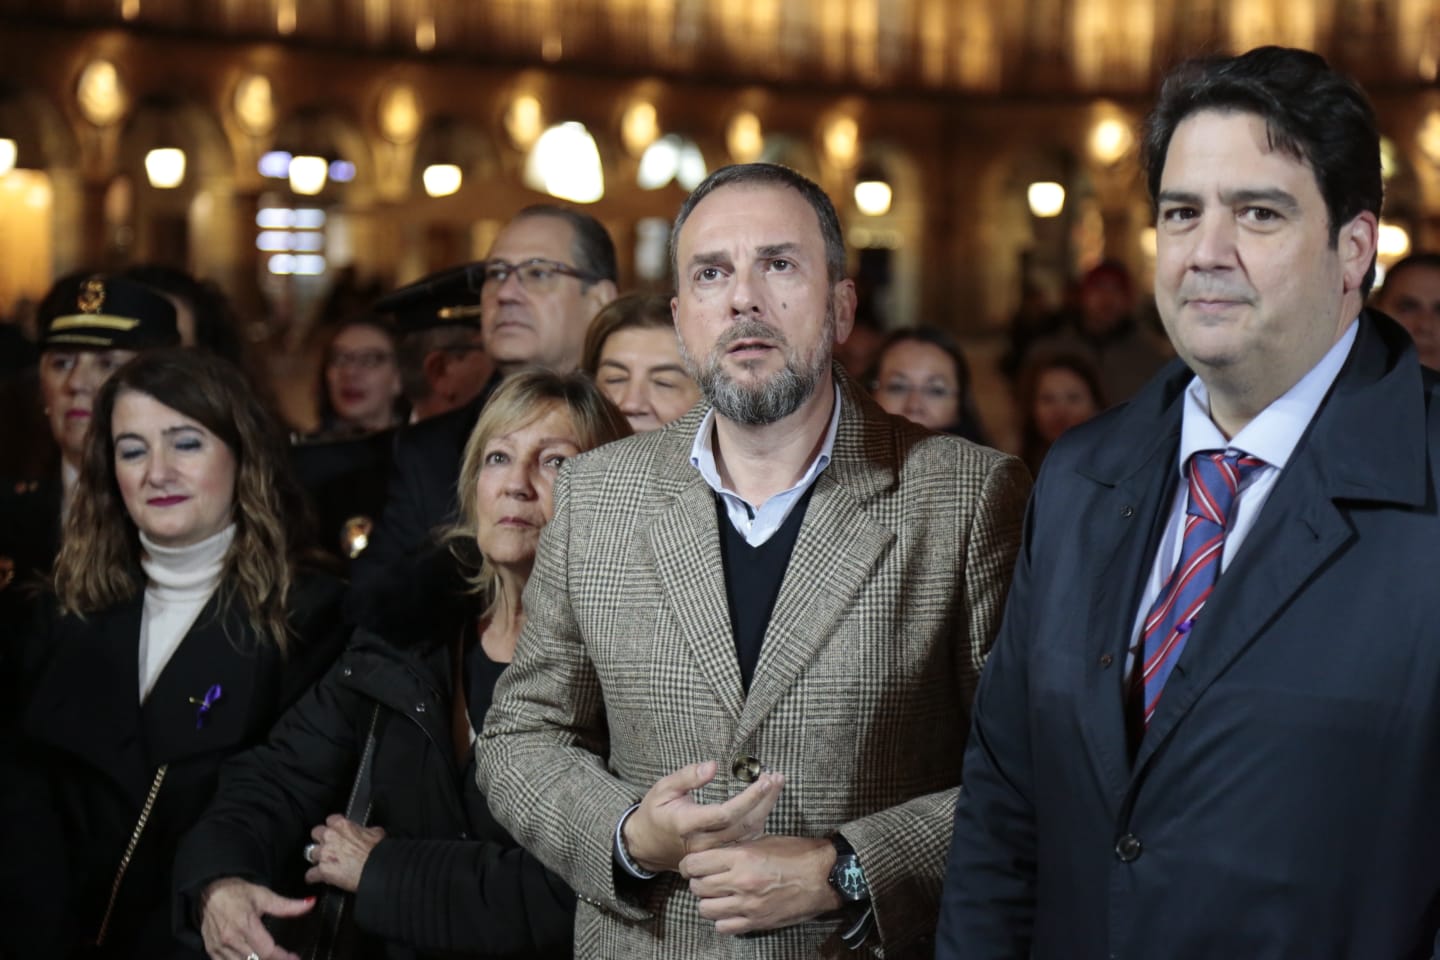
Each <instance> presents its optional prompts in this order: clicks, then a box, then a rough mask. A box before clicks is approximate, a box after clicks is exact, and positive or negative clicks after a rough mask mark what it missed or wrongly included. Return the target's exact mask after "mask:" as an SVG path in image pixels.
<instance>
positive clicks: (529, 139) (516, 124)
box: [505, 93, 545, 150]
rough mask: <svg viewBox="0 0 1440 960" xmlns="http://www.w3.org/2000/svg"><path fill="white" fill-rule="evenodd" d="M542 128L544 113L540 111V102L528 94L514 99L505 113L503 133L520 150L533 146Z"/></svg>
mask: <svg viewBox="0 0 1440 960" xmlns="http://www.w3.org/2000/svg"><path fill="white" fill-rule="evenodd" d="M544 126H545V113H544V111H543V110H541V109H540V101H539V100H537V99H536V98H535V97H532V96H530V94H528V93H526V94H522V95H520V96H518V97H516V98H515V99H514V100H513V101H511V103H510V107H509V109H507V110H506V111H505V132H506V133H508V134H509V135H510V141H511V142H512V143H514V144H515V146H517V147H519V148H520V149H521V150H529V149H530V148H531V147H533V146H534V145H535V141H536V140H538V139H539V138H540V131H541V130H542V129H543V128H544Z"/></svg>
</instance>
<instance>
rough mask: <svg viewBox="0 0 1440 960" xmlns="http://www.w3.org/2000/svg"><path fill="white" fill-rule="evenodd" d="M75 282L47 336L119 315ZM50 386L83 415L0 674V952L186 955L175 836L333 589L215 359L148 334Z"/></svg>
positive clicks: (273, 440) (275, 459)
mask: <svg viewBox="0 0 1440 960" xmlns="http://www.w3.org/2000/svg"><path fill="white" fill-rule="evenodd" d="M87 290H92V292H93V293H94V296H93V297H90V298H88V299H84V300H82V306H86V305H89V306H91V307H95V308H96V309H91V310H83V311H82V312H81V313H79V314H74V315H73V317H74V319H73V320H69V321H67V320H66V318H64V317H61V318H58V319H57V320H56V321H55V322H54V323H52V324H51V325H50V330H51V331H52V337H51V340H50V341H49V342H50V343H55V342H56V340H55V338H56V337H70V338H75V339H73V340H70V341H63V342H71V343H84V342H85V341H84V340H81V339H80V338H84V337H92V336H94V337H95V339H96V340H100V339H101V336H99V335H98V334H97V332H98V331H117V330H119V331H133V330H134V329H135V326H132V325H131V324H130V323H129V322H128V321H129V320H134V319H135V318H134V317H127V315H124V314H112V313H107V312H105V303H101V302H99V301H100V297H101V293H100V292H99V291H94V290H93V288H87ZM110 294H111V291H109V290H106V291H104V296H105V301H106V302H108V303H114V301H113V300H111V299H110ZM87 297H89V294H87ZM137 325H138V324H137ZM132 343H133V341H132ZM86 359H87V362H88V360H89V359H93V358H86ZM86 390H87V391H88V390H89V384H86ZM66 396H67V402H69V403H73V404H79V403H83V404H84V405H85V410H86V412H87V414H88V418H89V419H90V420H92V421H93V422H92V423H91V424H90V426H89V429H88V432H87V434H86V436H85V438H84V441H83V445H82V449H83V455H82V456H81V458H80V461H79V464H78V468H77V470H78V476H77V479H76V481H75V484H74V490H73V493H72V494H71V495H70V497H69V500H70V502H69V506H68V509H67V515H66V518H65V526H64V533H63V538H62V546H61V549H60V554H59V556H58V558H57V559H56V562H55V570H54V575H53V596H46V597H43V598H42V599H41V601H40V609H39V610H38V611H37V617H36V621H35V624H34V626H33V628H32V630H31V631H30V632H29V633H27V635H26V638H25V642H24V644H23V646H22V649H21V653H20V656H19V657H17V660H18V665H17V667H16V669H15V670H14V671H13V676H10V677H6V678H3V680H0V682H3V683H6V684H13V689H11V690H10V691H8V694H9V696H7V697H5V698H4V699H6V700H7V701H8V700H11V699H14V700H15V701H18V702H19V703H20V704H21V715H20V722H19V723H18V724H17V725H13V726H11V728H10V729H9V730H7V731H4V732H3V735H0V784H4V788H3V790H0V850H3V851H4V852H3V853H0V956H5V957H7V958H11V960H14V958H28V957H37V958H39V957H46V958H54V957H73V956H81V955H83V956H106V957H147V958H154V957H161V958H165V957H193V956H198V955H199V951H195V950H190V949H188V948H186V947H184V946H182V945H181V944H180V943H179V942H178V941H176V940H175V939H174V937H173V935H172V911H171V901H170V889H171V865H172V861H173V859H174V852H175V846H176V843H177V841H178V839H179V837H180V835H181V834H182V833H183V832H184V831H185V830H186V829H188V828H189V826H190V825H191V824H192V823H193V822H194V821H195V820H196V819H197V818H198V816H199V814H200V812H201V811H202V810H203V809H204V807H205V804H206V803H207V802H208V801H209V800H210V797H211V795H212V794H213V792H214V789H215V782H216V777H217V773H218V770H219V766H220V763H221V761H222V760H224V759H225V758H226V757H228V756H230V755H231V754H233V753H235V752H237V751H239V750H242V749H245V748H246V747H249V746H251V745H253V744H255V743H257V742H258V741H259V740H261V738H263V737H264V735H265V734H266V732H267V731H268V730H269V728H270V725H271V723H272V722H273V721H274V720H275V718H276V717H278V716H279V715H280V713H281V712H282V711H283V710H284V709H285V708H286V707H287V706H288V705H289V704H290V703H291V702H292V701H293V700H294V699H295V698H297V697H298V696H299V695H300V693H301V692H303V691H304V690H305V688H306V687H308V686H309V684H310V683H311V682H313V681H314V680H315V679H316V677H318V676H319V675H320V674H321V673H323V671H324V670H325V668H326V667H328V665H329V663H330V662H331V661H332V660H333V659H334V658H335V656H337V655H338V652H339V649H340V647H341V646H342V644H343V639H344V635H345V631H344V628H343V626H342V624H341V622H340V617H339V603H340V600H341V597H342V596H343V587H342V585H341V584H340V583H339V581H338V580H335V579H334V578H331V577H328V576H325V575H322V574H319V573H316V572H313V571H311V570H309V569H307V568H306V566H305V565H304V564H303V562H302V555H303V554H302V551H303V549H304V548H305V546H306V543H307V541H305V540H304V539H302V536H303V532H304V530H305V526H306V525H305V524H304V523H303V522H302V520H303V508H302V499H301V496H300V493H299V491H298V488H297V486H296V484H295V483H294V481H293V480H292V479H291V478H290V474H289V471H288V467H287V463H286V460H287V457H286V442H285V437H284V433H283V431H282V430H281V428H280V427H279V425H278V424H277V423H276V422H275V421H274V420H273V418H271V417H270V415H269V414H268V413H267V411H266V410H265V408H264V407H263V406H262V405H261V403H260V402H259V400H258V399H257V398H256V397H255V395H254V393H253V392H252V391H251V390H250V388H249V385H248V384H247V383H246V381H245V379H244V377H243V375H242V374H241V373H240V372H239V370H238V369H236V368H235V367H234V366H233V365H231V364H229V363H227V362H226V361H224V360H221V359H219V358H217V357H215V356H213V355H212V354H210V353H208V352H205V351H199V350H193V349H163V350H149V351H146V352H144V353H142V354H140V355H138V356H136V357H135V358H134V359H132V360H131V361H130V362H129V363H127V364H125V365H124V366H122V367H121V368H120V369H119V370H118V371H116V372H115V373H114V374H113V375H110V376H109V377H108V379H107V380H106V381H105V383H104V384H103V385H102V386H100V387H99V389H98V390H95V391H90V392H88V393H84V392H82V391H80V390H71V391H70V392H69V394H67V395H66ZM72 409H74V407H72Z"/></svg>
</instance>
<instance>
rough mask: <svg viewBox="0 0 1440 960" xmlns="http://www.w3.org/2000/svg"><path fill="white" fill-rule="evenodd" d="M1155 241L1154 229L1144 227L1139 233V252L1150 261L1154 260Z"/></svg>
mask: <svg viewBox="0 0 1440 960" xmlns="http://www.w3.org/2000/svg"><path fill="white" fill-rule="evenodd" d="M1155 240H1156V233H1155V228H1154V227H1145V228H1144V229H1143V230H1141V231H1140V250H1141V251H1142V252H1143V253H1144V254H1145V256H1147V257H1149V258H1150V259H1151V260H1154V259H1155V254H1156V246H1155Z"/></svg>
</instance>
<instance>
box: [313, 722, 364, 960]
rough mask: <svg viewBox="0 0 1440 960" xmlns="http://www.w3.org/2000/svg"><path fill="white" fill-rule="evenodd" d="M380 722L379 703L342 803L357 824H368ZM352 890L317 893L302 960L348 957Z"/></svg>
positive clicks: (346, 812) (350, 817) (347, 815)
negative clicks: (344, 927)
mask: <svg viewBox="0 0 1440 960" xmlns="http://www.w3.org/2000/svg"><path fill="white" fill-rule="evenodd" d="M379 722H380V704H378V703H377V704H375V709H374V710H373V711H371V713H370V730H369V732H368V733H367V734H366V735H365V749H364V751H363V752H362V753H361V754H360V767H359V769H358V770H357V771H356V772H355V784H354V785H353V786H352V787H351V788H350V799H349V801H347V802H346V804H345V819H347V820H350V821H352V822H354V823H357V824H359V825H360V826H362V827H364V826H369V823H368V821H369V819H370V769H371V767H372V766H373V764H374V760H375V728H376V726H377V725H378V724H379ZM353 896H354V895H353V894H350V893H347V892H346V891H344V890H336V889H335V888H334V887H330V888H327V889H326V891H325V892H324V893H323V894H321V896H320V903H319V905H318V906H317V907H316V910H315V915H316V918H317V920H318V924H317V926H316V929H315V934H314V939H313V940H312V941H311V943H310V948H309V949H308V950H306V951H305V953H304V957H305V960H335V958H343V957H347V956H349V954H350V952H351V951H350V950H349V948H348V945H347V944H344V943H342V936H341V934H342V931H341V924H342V922H343V920H344V918H345V910H346V908H347V907H349V906H350V900H351V898H352V897H353Z"/></svg>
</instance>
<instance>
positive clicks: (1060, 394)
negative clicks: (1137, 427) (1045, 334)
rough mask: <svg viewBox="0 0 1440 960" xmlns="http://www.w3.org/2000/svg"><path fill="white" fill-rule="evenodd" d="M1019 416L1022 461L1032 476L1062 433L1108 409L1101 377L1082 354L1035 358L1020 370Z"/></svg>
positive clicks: (1051, 355) (1060, 354) (1053, 354)
mask: <svg viewBox="0 0 1440 960" xmlns="http://www.w3.org/2000/svg"><path fill="white" fill-rule="evenodd" d="M1017 395H1018V397H1019V404H1018V405H1019V408H1020V416H1021V417H1022V418H1023V422H1022V426H1021V428H1020V458H1021V459H1022V460H1024V461H1025V465H1026V466H1028V467H1029V468H1030V473H1031V474H1032V475H1035V474H1038V473H1039V472H1040V464H1041V462H1042V461H1043V460H1044V459H1045V454H1047V453H1049V452H1050V445H1051V444H1052V443H1054V442H1055V441H1056V440H1058V439H1060V434H1062V433H1064V432H1065V431H1066V430H1069V429H1070V428H1071V427H1074V426H1077V425H1079V424H1082V423H1084V422H1085V421H1086V420H1089V419H1090V418H1091V417H1093V416H1095V414H1097V413H1099V412H1100V411H1101V410H1104V409H1105V393H1104V391H1103V389H1102V388H1101V386H1100V374H1099V372H1098V371H1097V370H1096V368H1095V365H1094V364H1093V363H1091V362H1090V360H1089V358H1087V357H1085V356H1084V355H1083V354H1079V353H1050V354H1041V355H1039V356H1037V357H1035V358H1034V359H1033V360H1032V361H1031V362H1030V363H1029V364H1027V365H1026V366H1025V367H1024V368H1023V369H1022V370H1021V371H1020V384H1019V389H1018V390H1017Z"/></svg>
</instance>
